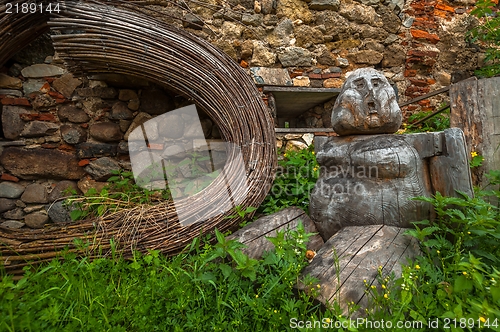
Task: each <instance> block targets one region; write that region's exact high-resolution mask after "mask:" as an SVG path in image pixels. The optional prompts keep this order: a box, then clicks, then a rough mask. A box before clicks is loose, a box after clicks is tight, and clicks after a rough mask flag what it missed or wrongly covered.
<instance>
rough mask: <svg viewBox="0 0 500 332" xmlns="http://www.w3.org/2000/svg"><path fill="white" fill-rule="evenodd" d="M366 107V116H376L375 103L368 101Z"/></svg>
mask: <svg viewBox="0 0 500 332" xmlns="http://www.w3.org/2000/svg"><path fill="white" fill-rule="evenodd" d="M367 106H368V114H377V113H378V112H377V108H376V105H375V102H373V101H369V102H368V103H367Z"/></svg>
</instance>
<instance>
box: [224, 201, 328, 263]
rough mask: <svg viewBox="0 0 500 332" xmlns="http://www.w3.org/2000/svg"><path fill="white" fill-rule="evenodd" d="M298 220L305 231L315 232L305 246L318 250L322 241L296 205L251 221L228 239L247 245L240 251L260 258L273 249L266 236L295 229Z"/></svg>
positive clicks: (307, 217)
mask: <svg viewBox="0 0 500 332" xmlns="http://www.w3.org/2000/svg"><path fill="white" fill-rule="evenodd" d="M299 222H301V223H302V225H304V229H305V231H306V233H316V235H314V236H312V237H311V238H310V241H309V243H308V244H307V248H308V249H311V250H319V249H320V248H321V247H322V246H323V244H324V241H323V239H322V238H321V236H320V235H319V234H318V231H317V230H316V226H315V225H314V223H313V221H312V220H311V219H310V218H309V216H308V215H307V214H306V213H305V212H304V211H303V210H301V209H299V208H297V207H289V208H286V209H284V210H282V211H280V212H277V213H274V214H271V215H269V216H265V217H262V218H259V219H257V220H256V221H254V222H253V223H251V224H249V225H247V226H245V227H243V228H241V229H239V230H238V231H236V232H234V233H233V234H231V235H230V236H229V237H228V239H230V240H231V239H236V240H238V241H239V242H241V243H243V244H245V245H246V246H247V247H246V248H244V249H243V250H242V251H243V253H245V254H246V255H248V256H249V257H251V258H256V259H258V258H261V257H262V254H264V252H265V251H271V250H273V249H274V245H273V244H272V243H271V242H270V241H269V240H267V239H266V237H274V236H276V232H277V231H285V230H287V229H296V228H297V225H298V224H299Z"/></svg>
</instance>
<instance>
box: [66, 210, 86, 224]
mask: <svg viewBox="0 0 500 332" xmlns="http://www.w3.org/2000/svg"><path fill="white" fill-rule="evenodd" d="M69 215H70V217H71V220H73V221H77V220H79V219H80V218H81V217H82V216H83V211H81V210H73V211H71V213H70V214H69Z"/></svg>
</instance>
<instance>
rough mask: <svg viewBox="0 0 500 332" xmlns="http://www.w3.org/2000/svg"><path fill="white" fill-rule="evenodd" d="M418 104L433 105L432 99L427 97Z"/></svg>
mask: <svg viewBox="0 0 500 332" xmlns="http://www.w3.org/2000/svg"><path fill="white" fill-rule="evenodd" d="M418 104H419V105H420V106H430V105H431V101H430V100H429V99H425V100H421V101H419V102H418Z"/></svg>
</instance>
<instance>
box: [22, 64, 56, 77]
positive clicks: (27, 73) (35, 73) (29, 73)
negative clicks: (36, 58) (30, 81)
mask: <svg viewBox="0 0 500 332" xmlns="http://www.w3.org/2000/svg"><path fill="white" fill-rule="evenodd" d="M64 72H65V70H64V69H62V68H60V67H57V66H54V65H48V64H35V65H32V66H29V67H26V68H24V69H23V70H21V74H22V75H23V76H24V77H30V78H41V77H51V76H60V75H62V74H64Z"/></svg>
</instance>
